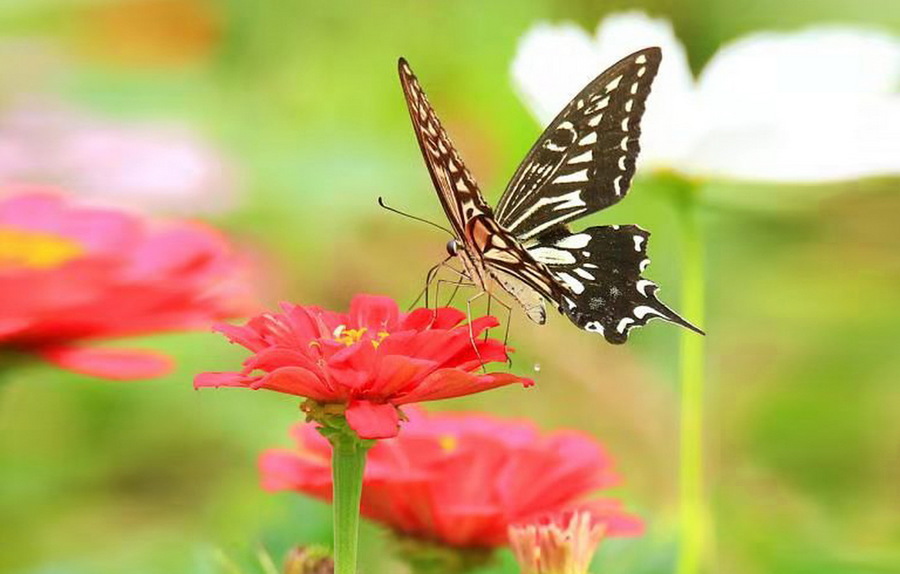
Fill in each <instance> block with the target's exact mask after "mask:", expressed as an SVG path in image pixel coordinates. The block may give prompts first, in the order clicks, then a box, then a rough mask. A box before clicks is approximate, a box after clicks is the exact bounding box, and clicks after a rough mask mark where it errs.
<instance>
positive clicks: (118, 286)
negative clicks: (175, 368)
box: [0, 187, 250, 380]
mask: <svg viewBox="0 0 900 574" xmlns="http://www.w3.org/2000/svg"><path fill="white" fill-rule="evenodd" d="M8 193H13V195H11V196H8V197H6V198H5V199H0V350H3V349H11V350H14V351H24V352H27V353H36V354H39V355H41V356H42V357H44V358H45V359H47V360H48V361H50V362H52V363H55V364H56V365H58V366H60V367H62V368H65V369H69V370H72V371H76V372H80V373H84V374H89V375H94V376H98V377H104V378H109V379H123V380H124V379H136V378H145V377H153V376H159V375H161V374H163V373H165V372H166V371H167V370H168V369H169V368H170V364H169V359H168V358H167V357H165V356H162V355H159V354H157V353H153V352H148V351H135V350H125V349H97V348H93V347H89V346H83V345H84V344H85V343H90V342H93V341H94V340H97V339H105V338H111V337H120V336H127V335H140V334H149V333H157V332H163V331H178V330H185V329H198V328H204V327H207V326H208V325H209V323H210V322H211V321H213V320H216V319H222V318H225V317H231V316H235V315H239V314H242V313H244V312H246V311H249V307H250V305H249V297H248V290H247V288H246V285H245V284H244V283H243V281H242V271H243V265H242V264H241V263H240V262H239V260H238V259H237V258H236V257H235V256H234V255H233V254H232V253H231V252H230V250H229V247H228V246H227V244H226V243H225V241H224V239H223V238H222V237H221V236H220V235H219V234H218V233H217V232H216V231H215V230H213V229H211V228H208V227H206V226H203V225H200V224H197V223H188V222H169V223H161V222H160V223H157V222H151V221H146V220H143V219H141V218H139V217H137V216H135V215H132V214H129V213H125V212H120V211H115V210H112V209H101V208H95V207H86V206H82V205H78V204H76V203H74V202H72V201H69V200H66V199H64V198H62V197H61V196H58V195H56V194H54V193H51V191H50V190H48V189H46V188H38V187H17V188H6V189H3V188H0V196H2V195H6V194H8Z"/></svg>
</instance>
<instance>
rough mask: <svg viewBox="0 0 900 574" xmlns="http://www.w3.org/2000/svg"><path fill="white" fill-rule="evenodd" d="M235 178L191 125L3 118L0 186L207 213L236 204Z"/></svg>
mask: <svg viewBox="0 0 900 574" xmlns="http://www.w3.org/2000/svg"><path fill="white" fill-rule="evenodd" d="M233 180H234V174H233V170H232V168H231V167H230V166H229V165H228V164H227V163H226V161H225V159H224V158H223V157H222V156H221V155H220V154H219V153H218V152H217V151H216V150H214V149H213V148H212V147H211V146H210V144H209V143H207V142H205V141H203V139H202V138H201V137H200V136H199V135H198V134H196V133H194V132H192V131H191V130H190V129H188V128H187V127H186V126H178V125H169V124H150V123H142V124H138V123H125V122H113V121H110V120H101V119H99V118H96V117H92V116H89V115H87V114H84V113H76V112H73V111H71V110H66V109H63V108H59V107H53V106H40V105H38V106H35V105H33V104H32V105H30V106H28V107H18V108H13V109H12V110H11V111H9V112H7V113H6V114H5V115H2V116H0V182H4V183H10V182H17V181H30V182H40V183H46V184H53V185H58V186H60V187H63V188H65V189H67V190H69V191H71V192H72V193H75V194H77V195H79V196H82V197H87V198H91V199H100V200H103V201H104V202H105V203H113V204H117V205H122V206H126V207H137V208H141V209H143V210H151V211H162V212H179V213H201V212H203V213H208V212H219V211H225V210H227V209H228V208H230V207H231V206H232V204H233V203H234V184H233Z"/></svg>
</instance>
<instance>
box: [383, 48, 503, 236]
mask: <svg viewBox="0 0 900 574" xmlns="http://www.w3.org/2000/svg"><path fill="white" fill-rule="evenodd" d="M398 71H399V73H400V83H401V84H402V85H403V93H404V95H405V96H406V105H407V107H408V108H409V116H410V118H411V119H412V124H413V129H414V130H415V132H416V139H417V140H418V142H419V148H420V149H421V150H422V156H423V157H424V158H425V165H427V166H428V172H429V173H430V174H431V181H432V182H433V183H434V188H435V189H436V190H437V192H438V198H440V201H441V206H442V207H443V208H444V213H446V215H447V219H449V220H450V224H451V225H452V226H453V230H454V231H455V232H456V234H457V237H459V238H461V237H464V236H465V233H466V224H467V223H468V222H469V221H470V220H471V219H472V218H473V217H475V216H477V215H480V214H484V213H491V208H490V206H489V205H488V204H487V202H486V201H485V200H484V197H482V195H481V191H479V189H478V184H477V183H475V178H474V177H472V174H471V173H470V172H469V170H468V168H466V165H465V164H464V163H463V160H462V158H461V157H460V156H459V153H458V152H457V151H456V148H455V147H453V143H452V142H451V141H450V137H449V136H448V135H447V132H446V131H445V130H444V127H443V126H442V125H441V122H440V120H439V119H438V117H437V114H435V112H434V108H432V107H431V104H430V103H429V102H428V98H427V97H426V96H425V92H424V91H423V90H422V87H421V86H420V85H419V80H418V79H417V78H416V76H415V74H413V71H412V69H411V68H410V67H409V64H408V63H407V62H406V60H404V59H403V58H400V61H399V63H398Z"/></svg>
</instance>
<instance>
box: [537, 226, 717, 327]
mask: <svg viewBox="0 0 900 574" xmlns="http://www.w3.org/2000/svg"><path fill="white" fill-rule="evenodd" d="M649 237H650V233H649V232H647V231H644V230H643V229H641V228H640V227H638V226H636V225H611V226H600V227H590V228H588V229H585V230H584V231H581V232H578V233H571V232H569V231H568V230H567V229H565V228H557V229H556V230H555V231H554V232H553V233H550V234H546V235H544V236H542V237H541V238H540V240H536V241H532V242H528V243H526V247H527V249H528V252H529V253H530V254H531V255H532V257H533V258H534V259H535V260H537V261H539V262H541V263H543V264H544V265H546V266H547V268H549V269H550V271H551V273H553V275H554V276H555V277H556V278H557V279H558V280H559V281H560V283H562V284H564V285H566V286H567V287H568V290H569V293H568V298H569V301H565V300H562V301H558V304H559V307H560V311H562V312H563V313H565V314H566V316H568V317H569V319H571V320H572V322H573V323H575V324H576V325H578V326H579V327H581V328H582V329H586V330H588V331H593V332H597V333H601V334H602V335H603V336H604V337H605V338H606V340H607V341H609V342H610V343H624V342H625V341H626V340H627V338H628V331H629V330H631V329H632V328H634V327H640V326H642V325H645V324H646V323H647V322H648V321H649V320H650V319H653V318H660V319H665V320H666V321H671V322H673V323H677V324H679V325H682V326H684V327H687V328H688V329H691V330H694V331H698V332H700V331H699V330H698V329H697V328H696V327H694V326H693V325H691V324H690V323H688V322H687V321H685V320H684V319H682V318H681V317H680V316H679V315H678V314H676V313H675V312H674V311H672V310H671V309H669V308H668V307H667V306H666V305H665V304H664V303H662V302H661V301H660V300H659V299H657V298H656V291H657V286H656V284H655V283H653V282H652V281H650V280H649V279H644V278H643V277H641V273H642V272H643V271H644V269H646V267H647V265H649V264H650V259H649V258H648V257H647V240H648V238H649Z"/></svg>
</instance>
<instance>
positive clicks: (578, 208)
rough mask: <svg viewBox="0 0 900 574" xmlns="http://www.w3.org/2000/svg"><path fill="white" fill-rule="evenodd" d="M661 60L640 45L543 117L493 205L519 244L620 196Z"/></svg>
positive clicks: (630, 173) (630, 170) (627, 180)
mask: <svg viewBox="0 0 900 574" xmlns="http://www.w3.org/2000/svg"><path fill="white" fill-rule="evenodd" d="M661 59H662V55H661V52H660V50H659V48H645V49H643V50H640V51H638V52H635V53H634V54H631V55H630V56H628V57H626V58H623V59H622V60H620V61H619V62H618V63H616V64H614V65H613V66H612V67H610V68H609V69H607V70H606V71H605V72H603V73H602V74H600V75H599V76H597V77H596V78H595V79H594V80H593V81H592V82H591V83H589V84H588V85H587V86H585V88H584V89H583V90H581V92H580V93H579V94H578V95H577V96H575V98H573V99H572V101H571V102H569V104H568V105H567V106H566V107H565V108H563V110H562V111H561V112H560V113H559V115H557V116H556V118H555V119H554V120H553V121H552V122H550V125H549V126H548V127H547V129H546V130H544V133H543V134H542V135H541V137H540V138H539V139H538V140H537V142H536V143H535V144H534V146H533V147H532V148H531V151H529V152H528V155H527V156H526V157H525V160H524V161H523V162H522V164H521V165H520V166H519V168H518V169H517V170H516V173H515V174H514V175H513V177H512V180H511V181H510V182H509V185H508V186H507V187H506V191H505V192H504V193H503V196H502V197H501V198H500V203H499V204H498V206H497V209H496V218H497V221H498V223H500V225H502V226H503V227H504V228H505V229H506V230H508V231H510V232H511V233H512V234H514V235H515V236H516V237H518V238H519V239H520V240H522V241H526V240H528V239H531V238H533V237H537V236H538V235H540V234H541V233H543V232H546V231H548V230H550V229H552V228H553V227H555V226H557V225H562V224H565V223H566V222H568V221H572V220H574V219H577V218H580V217H584V216H585V215H588V214H590V213H594V212H596V211H599V210H601V209H603V208H605V207H609V206H610V205H612V204H614V203H616V202H618V201H619V200H621V199H622V198H623V197H624V196H625V194H626V193H627V191H628V187H629V186H630V184H631V178H632V177H633V176H634V170H635V160H636V159H637V156H638V152H639V151H640V145H639V143H638V138H639V137H640V133H641V127H640V123H641V116H642V115H643V113H644V104H645V102H646V100H647V96H648V95H649V93H650V84H651V83H652V82H653V78H654V76H656V72H657V70H658V68H659V63H660V60H661Z"/></svg>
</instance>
